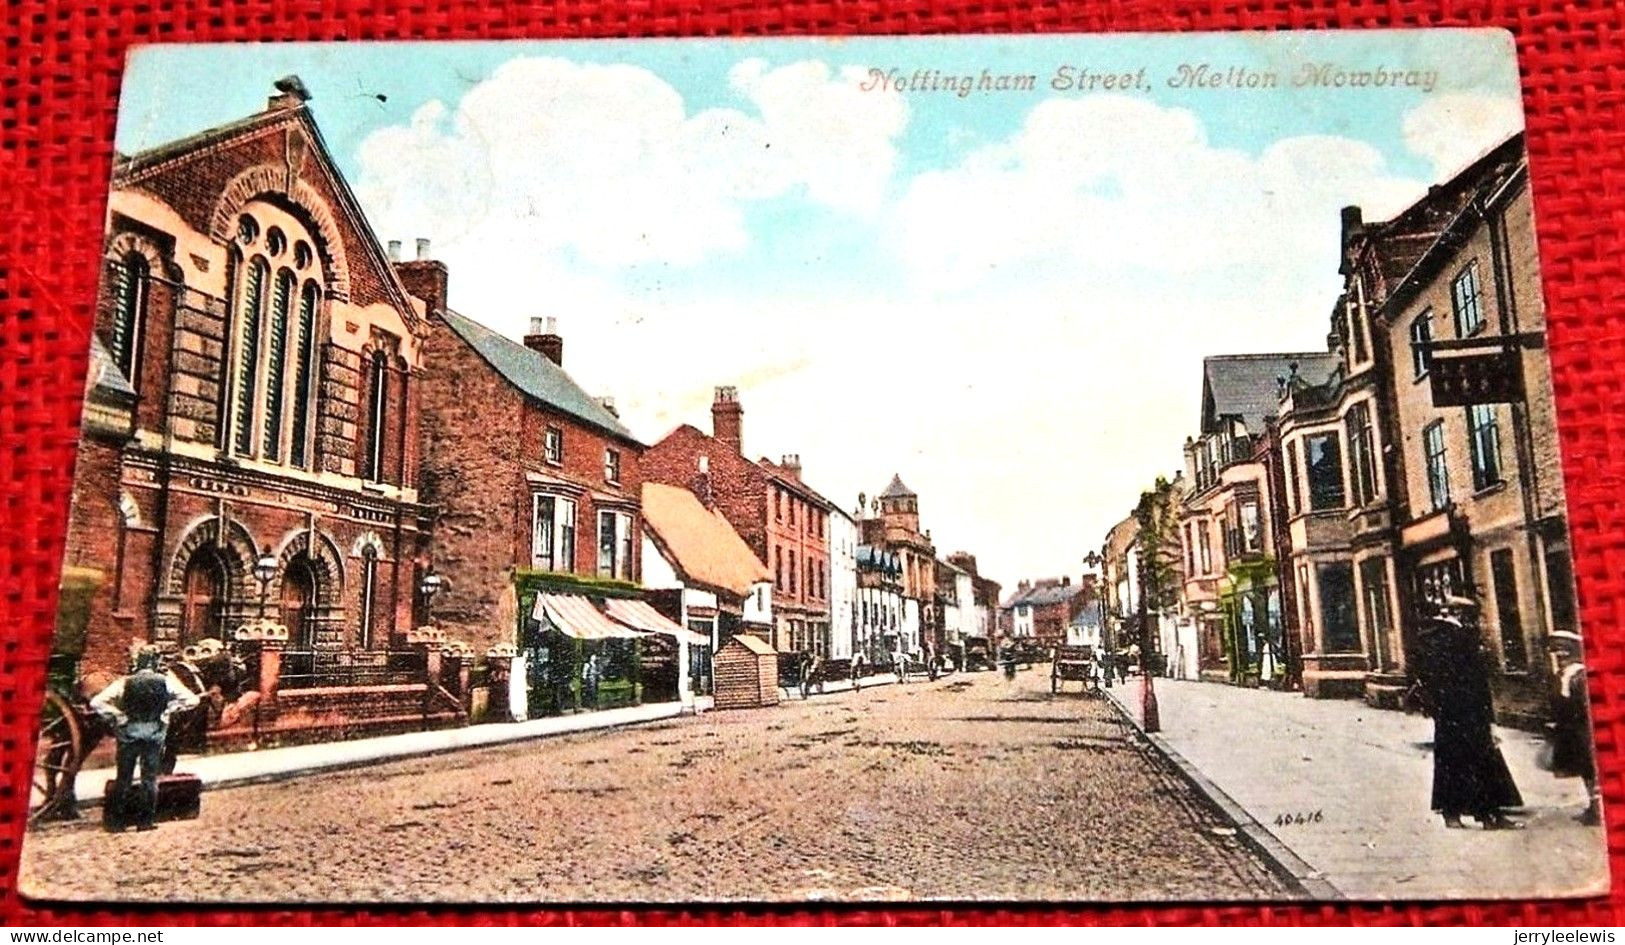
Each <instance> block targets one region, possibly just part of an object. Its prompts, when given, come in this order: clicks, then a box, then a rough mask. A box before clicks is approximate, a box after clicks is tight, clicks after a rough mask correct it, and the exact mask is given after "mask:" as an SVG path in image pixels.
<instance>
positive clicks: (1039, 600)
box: [1003, 578, 1086, 607]
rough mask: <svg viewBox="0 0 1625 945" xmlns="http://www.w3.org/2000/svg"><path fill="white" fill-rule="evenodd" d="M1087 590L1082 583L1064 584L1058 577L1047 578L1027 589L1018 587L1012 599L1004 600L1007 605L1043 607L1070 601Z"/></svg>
mask: <svg viewBox="0 0 1625 945" xmlns="http://www.w3.org/2000/svg"><path fill="white" fill-rule="evenodd" d="M1085 590H1086V588H1085V586H1084V585H1082V584H1062V583H1061V582H1060V581H1059V580H1058V579H1056V578H1046V579H1044V580H1041V581H1039V582H1037V583H1036V584H1033V585H1032V586H1030V587H1028V588H1027V589H1026V590H1021V589H1017V591H1016V592H1015V593H1014V594H1013V595H1011V597H1010V599H1009V600H1007V601H1005V602H1004V605H1003V606H1005V607H1016V606H1018V605H1022V604H1026V605H1030V606H1033V607H1043V606H1045V605H1046V604H1059V603H1064V602H1066V601H1070V600H1071V599H1072V598H1074V597H1077V596H1078V595H1079V594H1081V593H1083V592H1084V591H1085Z"/></svg>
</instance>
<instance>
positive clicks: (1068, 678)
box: [1049, 646, 1100, 693]
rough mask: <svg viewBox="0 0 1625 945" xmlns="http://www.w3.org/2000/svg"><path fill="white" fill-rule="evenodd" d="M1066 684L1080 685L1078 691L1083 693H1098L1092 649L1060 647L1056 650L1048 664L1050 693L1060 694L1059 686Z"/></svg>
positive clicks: (1098, 681)
mask: <svg viewBox="0 0 1625 945" xmlns="http://www.w3.org/2000/svg"><path fill="white" fill-rule="evenodd" d="M1067 682H1075V683H1078V684H1080V686H1081V690H1080V691H1082V692H1084V693H1090V692H1098V691H1099V690H1100V677H1099V674H1098V672H1097V664H1096V661H1095V648H1094V647H1092V646H1062V647H1057V648H1056V650H1055V659H1054V661H1052V662H1051V663H1050V674H1049V688H1050V692H1052V693H1058V692H1060V691H1061V685H1062V684H1063V683H1067Z"/></svg>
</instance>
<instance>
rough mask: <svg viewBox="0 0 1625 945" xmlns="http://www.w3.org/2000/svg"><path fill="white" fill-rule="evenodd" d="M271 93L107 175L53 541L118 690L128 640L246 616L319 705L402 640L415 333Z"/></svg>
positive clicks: (410, 305) (163, 640)
mask: <svg viewBox="0 0 1625 945" xmlns="http://www.w3.org/2000/svg"><path fill="white" fill-rule="evenodd" d="M277 88H278V92H277V94H275V95H273V96H272V97H271V98H270V100H269V102H268V104H267V106H266V107H265V109H264V110H262V111H260V112H258V113H256V114H253V115H250V116H248V117H246V118H243V119H241V120H238V121H235V122H232V123H230V124H226V125H222V126H220V127H217V128H212V129H209V130H207V131H203V132H201V133H199V134H196V135H194V136H192V137H189V138H185V139H182V140H179V141H175V142H172V143H169V144H166V145H162V146H159V147H156V148H153V149H151V150H148V151H143V152H141V153H139V154H134V155H129V156H120V157H118V159H117V160H116V162H115V165H114V171H113V180H112V192H111V197H110V200H109V208H108V231H107V237H106V244H105V249H104V261H103V265H104V274H103V280H102V287H101V292H100V296H99V298H98V300H97V306H96V312H95V332H94V341H93V351H95V352H96V353H97V357H96V363H94V364H93V371H94V374H95V375H96V379H95V380H94V382H93V386H92V391H91V398H90V400H91V403H92V406H93V407H94V408H95V409H94V412H95V414H96V416H95V417H94V418H93V419H94V420H95V422H94V423H93V424H91V427H92V428H93V429H90V430H89V431H88V433H89V435H87V437H86V439H85V442H84V445H83V446H82V448H81V450H80V470H79V474H78V479H77V486H76V491H75V495H74V504H73V512H72V517H71V524H70V531H69V536H68V542H67V561H66V565H67V569H68V573H69V574H70V576H77V579H78V583H79V586H80V587H81V588H91V590H90V592H89V593H88V595H87V596H86V597H85V598H84V600H83V606H84V610H85V612H84V614H83V622H82V624H83V626H82V640H80V641H77V643H76V645H75V647H74V652H71V653H68V654H65V655H67V656H70V657H77V664H78V665H77V667H76V669H77V670H78V671H79V672H81V673H83V672H88V671H94V670H106V671H110V672H123V671H124V670H125V668H126V665H127V659H128V654H129V647H130V646H131V644H132V643H133V642H148V641H150V642H154V643H156V644H158V645H159V646H160V647H161V648H163V649H165V650H167V651H170V652H176V651H179V650H181V649H182V648H184V647H186V646H188V645H190V644H193V643H196V642H197V641H199V640H202V639H205V638H212V639H219V640H225V641H230V640H232V639H233V638H234V636H235V634H236V631H237V630H238V629H240V628H241V627H242V626H243V625H244V624H245V623H247V622H248V621H250V620H252V619H253V618H255V617H256V616H257V615H258V614H259V613H260V612H261V610H262V609H263V611H264V612H265V615H266V616H267V617H268V618H270V619H271V620H272V621H274V622H276V623H280V624H282V625H284V626H286V628H287V630H288V635H289V639H288V640H287V642H286V648H287V651H288V653H287V655H286V657H285V658H284V663H283V667H282V672H284V673H297V674H298V675H301V676H302V677H303V678H302V679H301V680H300V682H301V683H302V684H303V685H305V686H307V687H318V688H319V686H320V684H321V683H323V682H324V680H323V678H322V674H323V673H324V672H326V671H327V670H329V669H336V668H337V667H339V666H341V665H342V666H344V667H346V668H348V669H349V670H351V671H352V672H351V673H350V676H351V678H354V672H353V670H354V669H355V668H356V667H358V666H363V665H367V664H369V663H373V662H375V663H378V664H379V665H382V664H383V663H384V662H385V659H384V654H385V653H387V652H388V651H390V650H395V649H400V648H404V646H405V634H406V633H407V631H408V630H409V629H410V628H411V626H412V622H413V621H412V616H413V609H414V588H415V587H416V586H417V581H418V578H419V567H418V564H417V561H416V559H415V550H416V549H417V547H418V542H419V534H420V530H421V529H422V527H423V523H424V514H425V510H424V508H423V507H422V506H421V505H420V504H419V502H418V495H417V489H416V486H415V482H416V480H417V425H418V412H419V405H418V382H419V379H420V377H421V371H422V366H423V352H424V341H425V339H426V337H427V335H428V331H429V328H428V323H427V322H426V321H425V319H424V317H423V313H422V304H421V302H419V301H418V300H416V299H414V298H413V297H412V296H411V295H409V294H408V293H407V291H406V289H405V288H404V287H403V286H402V284H401V282H400V281H399V279H397V278H396V276H395V273H394V271H393V270H392V269H391V267H390V265H389V263H388V261H387V259H386V258H385V254H384V252H383V250H382V249H381V248H380V247H379V246H378V244H377V242H376V240H375V239H374V237H373V234H372V231H371V229H370V227H369V226H368V224H367V222H366V220H365V218H364V217H363V215H362V212H361V209H360V207H359V205H358V204H357V202H356V199H355V197H354V195H353V194H352V193H351V191H350V188H349V186H348V184H347V183H346V182H345V181H344V179H343V178H342V177H341V176H340V175H339V173H338V171H337V169H336V167H335V165H334V164H333V161H332V159H331V157H330V156H329V154H328V151H327V148H326V146H325V145H324V144H323V142H322V137H321V133H320V132H319V130H318V129H317V126H316V123H315V121H314V119H313V117H312V114H311V111H310V107H309V105H308V104H307V99H308V98H309V95H308V93H307V92H306V91H305V89H304V86H303V84H302V83H300V82H299V80H298V79H297V78H296V77H292V76H290V77H288V78H287V79H284V80H282V81H280V82H278V83H277ZM256 572H259V576H257V575H256ZM260 577H263V578H268V580H263V581H262V580H261V579H260Z"/></svg>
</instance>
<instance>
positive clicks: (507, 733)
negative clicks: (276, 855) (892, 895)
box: [76, 673, 897, 806]
mask: <svg viewBox="0 0 1625 945" xmlns="http://www.w3.org/2000/svg"><path fill="white" fill-rule="evenodd" d="M896 682H897V677H896V676H895V675H892V674H889V673H888V674H884V675H877V676H869V677H866V678H864V679H863V680H862V688H865V689H867V688H873V687H876V686H886V685H894V684H896ZM851 689H852V684H851V683H850V682H847V681H844V680H843V681H841V682H837V683H830V684H828V685H826V686H825V691H824V693H814V695H813V698H818V697H819V696H821V695H824V694H826V693H827V694H830V695H833V694H836V693H840V692H847V691H850V690H851ZM785 698H789V699H795V698H799V696H798V695H796V694H787V695H785ZM711 702H712V700H711V697H710V696H701V697H699V698H698V699H697V700H696V701H695V704H694V705H693V706H685V705H682V704H681V703H677V702H658V703H650V704H647V705H639V706H629V707H627V708H624V709H604V710H602V711H598V712H578V713H575V714H573V715H561V716H550V717H548V718H541V719H530V720H528V721H525V722H507V723H491V724H485V725H470V726H466V727H462V728H449V729H437V730H435V731H430V732H407V733H404V734H401V735H383V736H379V737H376V738H357V739H351V740H349V741H338V742H321V743H317V744H312V745H293V746H290V747H287V748H266V749H261V750H256V751H238V752H226V753H222V754H217V755H187V756H183V757H182V758H181V759H180V761H179V763H178V764H177V765H176V770H177V771H182V772H185V773H187V774H194V775H197V777H198V780H199V781H201V782H202V784H203V789H204V790H206V791H207V790H215V789H219V788H226V787H236V786H238V785H243V784H256V783H259V782H262V781H274V780H276V779H278V778H288V777H296V776H298V775H302V774H310V773H312V772H317V771H330V770H338V769H343V768H354V767H359V766H362V765H369V764H377V763H379V762H383V761H392V760H396V759H401V758H415V757H420V756H423V755H435V754H440V753H443V752H449V751H458V750H461V749H466V748H479V747H483V746H486V745H500V744H504V743H507V742H520V741H530V740H533V739H538V738H550V737H553V736H558V735H568V734H571V733H574V732H588V731H596V730H600V729H613V728H621V727H624V726H627V725H638V724H642V723H647V722H656V721H659V720H661V719H669V718H675V717H677V716H680V715H683V714H685V713H695V712H705V711H707V710H709V709H710V708H711ZM113 775H114V771H113V769H112V768H87V769H85V770H83V771H81V772H79V779H78V782H77V784H76V791H77V796H78V799H79V803H80V805H81V806H91V805H96V804H100V803H101V801H102V792H103V791H104V790H105V788H106V786H107V782H108V781H110V780H112V778H113Z"/></svg>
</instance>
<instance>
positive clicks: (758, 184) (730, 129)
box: [357, 58, 907, 268]
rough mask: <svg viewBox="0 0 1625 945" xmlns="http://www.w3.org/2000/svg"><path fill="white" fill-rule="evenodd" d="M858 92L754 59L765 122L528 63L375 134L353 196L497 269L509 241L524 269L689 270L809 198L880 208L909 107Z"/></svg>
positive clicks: (571, 67)
mask: <svg viewBox="0 0 1625 945" xmlns="http://www.w3.org/2000/svg"><path fill="white" fill-rule="evenodd" d="M849 79H850V77H832V76H831V75H830V72H829V69H828V67H826V66H825V65H823V64H822V63H817V62H802V63H795V64H792V65H787V66H783V67H780V68H776V69H773V68H769V67H768V66H767V65H766V64H764V63H762V62H760V61H757V60H751V61H747V62H744V63H741V64H740V65H738V66H736V67H735V68H734V69H733V71H732V73H731V75H730V82H731V84H732V86H733V87H734V89H735V90H737V91H738V92H740V93H741V94H742V95H744V96H745V97H746V98H747V99H749V101H750V102H751V104H752V105H753V106H754V108H755V109H756V113H755V114H747V113H746V112H743V111H739V110H735V109H706V110H702V111H698V112H695V113H690V112H689V111H688V109H687V108H686V107H685V103H684V102H683V100H682V97H681V96H680V95H679V94H678V93H677V91H676V90H675V89H673V88H672V87H671V86H670V85H669V84H667V83H666V82H665V81H664V80H662V79H660V78H659V77H657V76H656V75H654V74H653V73H651V72H649V71H648V70H646V69H642V68H638V67H634V66H625V65H614V66H605V65H583V64H577V63H572V62H568V61H565V60H562V59H552V58H527V59H517V60H513V61H510V62H508V63H505V64H504V65H502V66H501V67H500V68H498V69H497V70H496V71H495V72H494V73H493V74H492V75H491V77H490V78H488V79H486V80H485V81H483V82H481V83H480V84H478V85H476V86H475V87H473V88H472V89H470V90H469V92H468V93H467V94H466V95H465V96H464V97H463V98H462V100H461V101H460V102H458V103H457V105H456V106H455V107H454V108H452V107H448V106H447V105H446V104H444V103H442V102H439V101H432V102H429V103H428V104H426V105H424V106H423V107H421V108H420V109H418V111H417V112H416V113H415V114H414V115H413V116H412V119H411V121H410V123H409V124H407V125H405V126H393V127H389V128H385V129H382V130H380V131H377V132H375V133H373V134H372V135H370V136H369V137H368V138H367V139H366V141H364V142H363V143H362V145H361V149H360V163H361V173H360V175H359V181H358V185H357V190H358V192H359V194H360V196H361V198H362V200H363V202H364V203H365V205H366V206H367V207H368V209H369V212H370V213H371V214H372V215H373V217H374V222H375V224H376V225H377V226H378V228H379V229H380V231H382V232H384V233H386V234H405V235H408V236H412V235H417V234H420V233H421V234H433V235H435V236H436V237H437V238H439V240H440V242H441V245H442V247H444V248H445V249H446V250H447V251H452V250H453V249H454V248H455V247H458V246H459V245H462V246H465V247H475V246H477V247H478V251H479V252H481V253H488V252H491V251H492V249H493V247H494V245H495V244H494V243H493V242H492V238H493V236H494V234H497V233H502V234H505V235H509V236H513V237H516V238H518V239H519V240H520V241H521V242H519V243H518V244H516V248H515V249H514V250H512V252H515V253H519V254H522V255H526V256H534V255H541V254H549V253H552V254H566V253H567V254H570V256H571V257H572V258H573V259H575V260H579V261H583V262H586V263H589V264H591V265H594V266H598V267H602V268H614V267H620V266H627V265H635V264H640V263H650V262H655V263H671V264H676V265H688V264H692V263H696V262H698V261H700V260H702V259H705V258H707V257H709V256H711V255H713V254H717V253H730V252H738V251H740V250H742V249H744V248H745V247H746V246H747V245H748V244H749V242H750V234H749V233H747V232H746V229H745V224H744V215H743V207H744V204H745V203H746V202H748V201H752V200H762V199H767V198H771V197H776V196H781V195H784V194H786V193H789V192H791V191H792V189H794V188H798V187H800V188H805V193H806V195H807V197H808V198H809V199H811V200H813V201H815V202H818V203H823V204H827V205H829V206H833V207H836V208H839V209H842V210H847V211H863V212H870V211H873V210H874V208H875V207H876V206H878V204H879V201H880V199H881V198H882V197H883V196H884V193H885V190H886V186H887V183H888V181H889V179H890V177H891V173H892V167H893V164H894V163H895V158H896V149H895V145H894V144H893V139H894V138H895V137H896V136H897V135H898V134H899V133H900V132H901V131H902V128H903V126H904V124H905V122H906V119H907V115H906V108H905V105H904V103H903V100H902V98H901V96H899V95H860V94H859V93H858V92H857V91H856V89H855V87H854V83H852V82H851V81H849ZM519 247H522V248H519Z"/></svg>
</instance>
